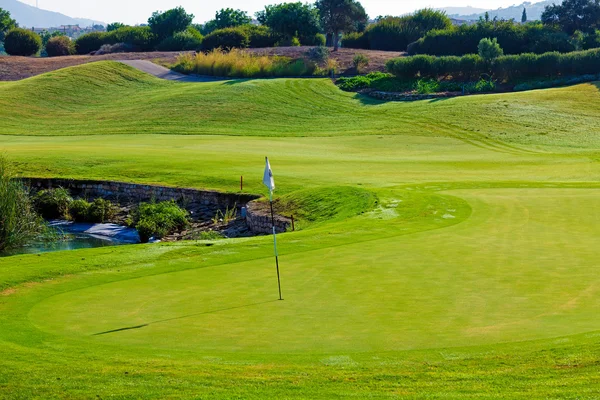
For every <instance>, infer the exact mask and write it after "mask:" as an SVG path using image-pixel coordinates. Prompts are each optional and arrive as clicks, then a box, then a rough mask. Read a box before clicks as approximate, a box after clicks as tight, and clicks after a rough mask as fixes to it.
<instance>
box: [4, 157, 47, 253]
mask: <svg viewBox="0 0 600 400" xmlns="http://www.w3.org/2000/svg"><path fill="white" fill-rule="evenodd" d="M44 231H45V225H44V222H43V220H42V219H41V218H40V217H39V216H38V215H37V213H36V212H35V210H34V208H33V204H32V202H31V199H30V197H29V193H28V191H27V190H26V189H25V187H24V186H23V183H22V182H21V181H19V180H18V179H16V177H15V175H14V174H13V172H12V171H11V169H10V166H9V165H8V164H7V162H6V160H5V159H4V158H3V157H0V253H2V252H4V251H6V250H10V249H14V248H17V247H20V246H23V245H25V244H28V243H29V242H31V241H32V240H34V239H36V238H37V237H38V236H39V235H40V234H41V233H43V232H44Z"/></svg>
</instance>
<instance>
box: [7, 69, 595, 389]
mask: <svg viewBox="0 0 600 400" xmlns="http://www.w3.org/2000/svg"><path fill="white" fill-rule="evenodd" d="M61 77H62V78H61ZM83 77H87V78H85V79H84V78H83ZM51 78H52V79H51ZM59 78H60V79H59ZM36 82H37V83H36ZM40 82H41V83H40ZM39 84H43V86H42V87H41V89H40V91H42V92H43V91H44V90H46V89H48V90H49V92H48V93H55V94H56V97H55V98H54V101H55V102H56V101H58V99H64V97H62V96H65V93H67V92H68V90H72V91H74V95H73V96H74V100H73V102H72V103H63V102H62V101H61V102H60V103H59V104H60V105H61V106H58V105H56V103H54V105H53V104H52V103H53V101H52V100H49V99H43V100H42V99H41V98H39V99H37V100H36V101H37V103H36V102H34V101H33V100H32V98H33V97H28V96H32V93H33V91H32V92H31V93H28V92H27V91H26V90H24V89H23V88H24V87H27V86H28V85H32V87H35V86H36V85H39ZM86 85H87V86H86ZM50 87H51V89H49V88H50ZM17 88H19V89H18V90H17ZM84 88H85V90H84ZM7 90H8V92H6V91H7ZM11 90H14V91H15V92H11V93H12V94H10V95H11V96H17V94H15V93H17V92H19V94H18V95H19V96H22V97H21V100H20V101H21V104H22V105H23V107H22V108H21V111H19V109H17V107H16V106H15V107H14V108H13V109H12V111H11V112H9V111H5V110H6V108H4V106H5V105H6V104H7V103H2V102H3V101H4V99H8V97H9V94H8V93H9V92H10V91H11ZM32 90H33V89H32ZM75 98H76V99H75ZM322 98H326V100H327V101H323V99H322ZM109 99H112V101H109ZM159 100H160V101H159ZM154 101H156V103H154ZM362 103H369V102H368V101H362ZM0 104H2V108H0V114H3V116H2V118H3V120H5V121H7V126H8V128H7V131H6V132H2V133H9V134H11V135H7V136H2V137H0V147H1V149H2V151H3V152H4V153H5V154H6V155H7V156H8V157H9V158H10V159H11V160H12V161H14V162H15V163H16V166H17V168H18V170H19V171H20V172H21V173H22V174H24V175H28V176H62V177H72V178H101V179H116V180H124V181H135V182H147V183H163V184H169V185H180V186H190V187H206V188H213V189H219V190H225V191H237V190H239V188H238V186H237V185H238V182H239V176H240V175H244V178H245V182H246V187H245V191H247V192H252V193H264V189H263V188H262V187H261V183H260V181H261V177H262V168H263V160H264V158H263V157H264V156H265V155H269V156H270V159H271V163H272V166H273V170H274V174H275V179H276V183H277V186H278V191H277V195H278V196H280V197H281V206H285V207H286V210H288V211H290V210H293V212H295V213H296V215H297V216H298V218H300V223H299V227H300V228H301V230H299V231H297V232H293V233H286V234H284V235H281V236H280V237H279V244H280V253H281V267H282V283H283V295H284V298H285V300H284V301H282V302H281V301H277V300H276V299H277V287H276V277H275V271H274V260H273V257H272V247H271V246H272V241H271V238H270V237H258V238H250V239H240V240H224V241H217V242H180V243H176V244H158V245H143V246H125V247H116V248H115V247H112V248H103V249H95V250H82V251H73V252H68V253H54V254H44V255H40V256H15V257H10V258H4V259H0V398H29V397H38V398H98V397H100V398H156V399H159V398H224V399H225V398H226V399H230V398H340V397H356V398H365V397H375V398H395V397H410V398H467V397H477V398H557V397H558V398H579V399H586V398H597V397H598V396H600V385H599V383H598V381H597V374H598V369H599V367H600V358H599V357H598V354H599V351H600V321H599V320H598V319H597V317H596V316H597V310H598V309H599V307H600V274H599V272H600V271H599V268H600V255H598V253H597V251H596V248H597V245H596V241H597V240H596V239H597V238H598V237H599V235H600V217H598V211H600V184H599V183H598V181H600V179H599V178H600V165H599V163H598V159H599V158H598V147H597V146H596V142H597V141H598V137H597V133H596V129H597V123H596V117H595V116H594V112H595V110H596V109H597V106H596V105H597V104H598V93H597V89H596V87H595V86H593V85H581V86H576V87H570V88H564V89H554V90H548V91H538V92H531V93H520V94H518V95H517V94H515V95H513V94H510V95H494V96H489V97H482V96H477V97H469V98H459V99H453V100H446V101H440V102H418V103H412V104H377V105H373V104H361V100H360V99H353V98H352V96H350V95H348V94H344V93H342V92H339V91H338V90H337V89H335V87H333V86H332V85H331V84H330V83H329V82H328V81H325V80H306V81H302V80H272V81H247V82H241V83H239V82H236V83H234V84H223V83H219V84H213V83H211V84H199V85H188V84H171V83H168V82H162V81H158V80H155V79H152V78H149V77H146V76H144V75H142V74H139V73H137V72H135V71H132V70H130V69H128V68H125V67H121V66H118V65H117V64H112V63H100V64H96V65H91V66H90V65H88V66H83V67H79V68H75V69H72V70H71V71H70V72H69V71H59V72H57V73H55V74H54V77H52V75H51V76H50V77H49V76H40V77H37V78H33V79H30V80H26V81H21V82H15V83H10V84H4V85H1V86H0ZM185 104H187V105H188V106H189V107H190V108H188V110H190V109H192V108H193V109H196V110H198V111H197V114H190V113H186V112H184V111H183V110H184V109H185V106H184V105H185ZM504 104H507V105H506V106H504ZM42 108H50V109H52V110H53V111H55V112H57V113H64V114H63V115H64V116H68V117H65V118H64V119H63V120H62V121H58V120H55V119H54V118H51V117H50V116H49V115H47V116H43V117H42V118H40V119H38V120H33V119H32V118H31V116H30V115H29V113H35V112H36V111H34V110H38V111H39V110H40V109H42ZM225 110H231V111H225ZM485 110H488V111H489V110H496V111H498V112H497V113H492V114H490V113H489V112H488V114H485V115H486V117H481V116H479V113H482V112H484V111H485ZM533 110H535V112H533ZM567 113H570V115H571V121H572V123H570V124H567V123H566V122H564V123H560V124H559V123H558V122H557V121H558V120H559V118H560V117H561V116H562V115H565V114H567ZM309 115H310V117H309ZM84 116H85V117H84ZM466 116H469V117H468V118H467V117H466ZM334 117H335V118H334ZM118 118H124V119H121V120H119V119H118ZM201 119H204V122H201ZM219 121H229V122H223V123H219ZM402 121H403V122H402ZM61 123H62V125H64V127H61ZM82 128H86V129H85V132H78V131H79V130H81V129H82ZM185 129H189V130H185ZM478 130H479V131H478ZM161 131H162V132H164V133H171V134H172V135H168V136H167V135H152V134H151V133H156V132H161ZM542 131H544V132H543V133H545V134H541V133H542ZM501 132H504V134H501ZM535 132H538V133H535ZM76 133H80V135H78V136H73V135H75V134H76ZM107 133H113V134H114V135H110V136H106V135H104V136H98V135H100V134H107ZM117 133H122V134H119V135H117ZM132 133H135V134H132ZM174 133H186V134H190V133H210V134H211V136H197V135H194V136H191V135H186V136H183V135H173V134H174ZM246 133H247V134H248V136H251V137H241V136H237V135H244V134H246ZM361 133H362V134H361ZM30 134H43V135H46V136H44V137H40V136H36V137H32V136H27V135H30ZM59 134H68V135H70V136H55V135H59ZM86 134H94V135H92V136H90V135H86ZM214 134H218V135H220V136H214ZM363 134H364V135H363ZM262 135H264V136H262ZM278 136H282V137H278ZM291 136H309V137H291ZM331 136H334V137H331Z"/></svg>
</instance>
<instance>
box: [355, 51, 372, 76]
mask: <svg viewBox="0 0 600 400" xmlns="http://www.w3.org/2000/svg"><path fill="white" fill-rule="evenodd" d="M352 65H354V68H355V69H356V72H357V73H359V74H360V71H361V70H362V69H363V68H364V67H366V66H367V65H369V57H367V56H366V55H364V54H362V53H358V54H355V55H354V58H353V59H352Z"/></svg>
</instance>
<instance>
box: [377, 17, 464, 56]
mask: <svg viewBox="0 0 600 400" xmlns="http://www.w3.org/2000/svg"><path fill="white" fill-rule="evenodd" d="M451 26H452V22H451V21H450V18H448V16H447V15H446V14H445V13H444V12H442V11H436V10H432V9H423V10H419V11H417V12H415V13H414V14H412V15H407V16H404V17H386V18H382V19H381V20H380V21H378V22H377V23H375V24H373V25H371V26H370V27H369V28H368V29H367V33H366V34H367V36H368V41H369V47H368V48H370V49H373V50H395V51H404V50H406V49H407V47H408V45H409V44H410V43H412V42H414V41H415V40H417V39H419V38H420V37H422V36H423V35H425V34H426V33H427V32H429V31H432V30H439V29H449V28H450V27H451Z"/></svg>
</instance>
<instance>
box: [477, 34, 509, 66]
mask: <svg viewBox="0 0 600 400" xmlns="http://www.w3.org/2000/svg"><path fill="white" fill-rule="evenodd" d="M477 50H478V53H479V57H481V58H483V59H484V60H485V61H491V60H493V59H495V58H498V57H500V56H502V55H504V50H502V47H500V45H499V44H498V40H497V39H496V38H493V39H489V38H483V39H481V40H480V41H479V45H478V46H477Z"/></svg>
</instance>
